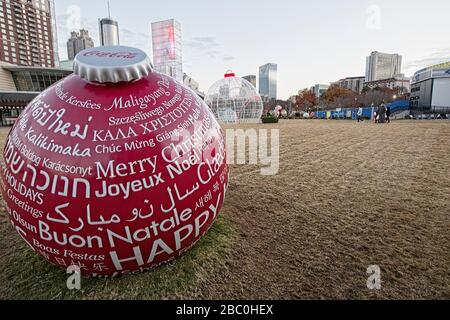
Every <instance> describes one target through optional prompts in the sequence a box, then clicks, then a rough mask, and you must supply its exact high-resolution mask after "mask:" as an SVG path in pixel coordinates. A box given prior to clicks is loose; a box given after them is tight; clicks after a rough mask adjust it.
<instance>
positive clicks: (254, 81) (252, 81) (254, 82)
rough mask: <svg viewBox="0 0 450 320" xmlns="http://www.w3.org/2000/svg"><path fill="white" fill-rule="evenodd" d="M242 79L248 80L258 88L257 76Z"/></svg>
mask: <svg viewBox="0 0 450 320" xmlns="http://www.w3.org/2000/svg"><path fill="white" fill-rule="evenodd" d="M242 79H245V80H247V81H248V82H250V83H251V84H252V85H253V86H254V87H255V88H256V76H255V75H252V74H250V75H248V76H245V77H242Z"/></svg>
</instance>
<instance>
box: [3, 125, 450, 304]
mask: <svg viewBox="0 0 450 320" xmlns="http://www.w3.org/2000/svg"><path fill="white" fill-rule="evenodd" d="M248 127H249V126H248ZM241 128H246V126H242V127H241ZM258 128H279V129H280V143H281V146H280V152H281V154H280V172H279V174H278V175H276V176H262V175H259V174H258V171H257V169H258V167H256V166H233V167H232V170H231V181H230V189H229V192H228V194H227V199H226V202H225V206H224V208H223V210H222V218H221V219H222V220H221V221H219V223H218V224H217V226H215V227H214V228H213V229H212V232H210V234H208V237H207V239H206V240H205V241H203V242H202V243H200V245H199V246H198V247H196V249H195V250H194V251H193V252H190V253H189V255H188V256H187V257H183V258H182V259H180V260H178V261H176V262H174V263H173V264H171V265H169V266H166V267H163V269H159V270H158V271H156V272H150V273H147V274H145V275H140V276H131V277H125V278H122V279H113V280H94V279H86V287H85V288H84V290H85V291H84V292H83V293H77V294H73V293H67V292H66V289H64V277H65V274H64V271H60V270H58V269H55V268H53V267H47V266H46V264H45V262H43V261H42V260H41V259H40V258H37V257H35V255H34V254H33V253H31V252H30V250H29V249H27V248H25V246H24V245H23V244H22V241H21V239H19V237H18V236H17V235H16V234H15V232H14V231H13V230H12V228H11V226H10V225H9V223H8V222H7V218H6V215H5V213H4V211H3V212H2V214H1V218H0V234H1V241H2V243H1V246H0V283H1V287H0V297H1V298H14V297H19V298H20V297H23V298H27V297H30V298H39V297H44V298H54V297H56V298H111V297H113V298H172V297H177V298H213V299H219V298H220V299H222V298H224V299H227V298H231V299H234V298H238V299H272V298H280V299H290V298H294V299H295V298H333V299H347V298H350V299H356V298H362V299H370V298H380V299H390V298H407V299H426V298H439V299H443V298H446V299H449V298H450V267H449V266H450V232H449V231H450V161H449V160H450V122H448V121H442V122H441V121H423V122H422V121H417V122H412V121H397V122H393V123H392V124H391V125H374V124H372V123H369V122H365V123H363V124H360V125H358V124H356V123H354V122H347V121H285V122H282V123H280V124H277V125H269V126H262V125H260V126H258ZM4 135H5V131H3V135H2V137H4ZM373 264H376V265H379V266H380V267H381V270H382V275H381V276H382V289H381V290H380V291H377V292H374V291H370V290H368V289H367V287H366V281H367V277H368V275H367V274H366V269H367V267H368V266H369V265H373ZM30 274H31V275H34V276H30ZM148 282H151V286H149V285H148ZM146 283H147V284H146ZM55 288H56V289H55ZM152 290H153V291H155V290H156V292H149V291H152ZM48 292H51V294H48Z"/></svg>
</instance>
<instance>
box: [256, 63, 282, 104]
mask: <svg viewBox="0 0 450 320" xmlns="http://www.w3.org/2000/svg"><path fill="white" fill-rule="evenodd" d="M277 70H278V67H277V65H276V64H275V63H267V64H265V65H263V66H261V67H259V94H260V95H261V97H262V98H266V99H276V98H277Z"/></svg>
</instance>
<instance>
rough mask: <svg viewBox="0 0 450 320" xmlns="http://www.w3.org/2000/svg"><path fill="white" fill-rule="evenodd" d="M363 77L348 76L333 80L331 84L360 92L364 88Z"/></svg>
mask: <svg viewBox="0 0 450 320" xmlns="http://www.w3.org/2000/svg"><path fill="white" fill-rule="evenodd" d="M365 79H366V78H365V77H364V76H361V77H348V78H345V79H341V80H339V81H336V82H333V83H332V84H331V85H334V86H338V87H341V88H346V89H349V90H352V91H354V92H356V93H361V92H362V90H363V88H364V81H365Z"/></svg>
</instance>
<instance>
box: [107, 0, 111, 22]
mask: <svg viewBox="0 0 450 320" xmlns="http://www.w3.org/2000/svg"><path fill="white" fill-rule="evenodd" d="M108 18H109V19H111V6H110V5H109V0H108Z"/></svg>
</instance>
